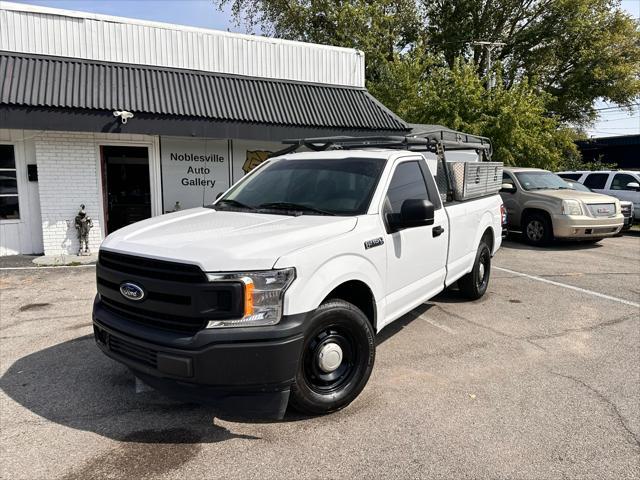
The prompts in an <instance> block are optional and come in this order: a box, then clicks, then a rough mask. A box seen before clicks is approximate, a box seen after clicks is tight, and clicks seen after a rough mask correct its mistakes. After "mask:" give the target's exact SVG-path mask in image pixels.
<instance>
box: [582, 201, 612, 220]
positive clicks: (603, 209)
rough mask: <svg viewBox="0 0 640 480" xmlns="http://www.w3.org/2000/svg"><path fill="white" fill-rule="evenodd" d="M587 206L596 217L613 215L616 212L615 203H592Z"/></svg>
mask: <svg viewBox="0 0 640 480" xmlns="http://www.w3.org/2000/svg"><path fill="white" fill-rule="evenodd" d="M587 207H588V208H589V212H591V215H593V216H594V217H613V216H615V214H616V205H615V203H590V204H588V205H587Z"/></svg>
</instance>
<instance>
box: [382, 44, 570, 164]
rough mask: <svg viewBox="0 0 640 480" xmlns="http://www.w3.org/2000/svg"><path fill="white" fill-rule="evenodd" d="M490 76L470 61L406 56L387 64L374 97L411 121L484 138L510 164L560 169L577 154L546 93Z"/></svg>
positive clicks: (567, 131) (497, 155) (496, 156)
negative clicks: (492, 83)
mask: <svg viewBox="0 0 640 480" xmlns="http://www.w3.org/2000/svg"><path fill="white" fill-rule="evenodd" d="M485 85H486V78H483V77H482V76H481V75H480V74H479V72H478V67H477V66H476V65H475V64H474V63H473V62H471V61H468V60H464V59H462V58H461V57H458V58H457V59H455V60H454V62H453V65H452V66H451V67H449V66H448V65H447V64H443V63H442V62H439V61H438V60H437V59H435V58H434V57H427V58H425V57H421V56H416V55H407V56H405V57H403V58H402V59H399V60H398V61H396V62H393V63H389V64H387V68H386V70H385V71H384V72H382V74H381V81H380V82H377V83H376V84H374V85H371V87H370V89H371V93H372V94H373V95H375V96H376V97H377V98H379V99H380V100H381V101H382V102H383V103H386V104H387V105H388V106H389V107H390V108H391V109H393V110H394V111H395V112H396V113H398V114H399V115H400V116H401V117H402V118H404V119H406V120H407V121H409V122H411V123H427V124H441V125H446V126H447V127H449V128H453V129H455V130H462V131H464V132H469V133H473V134H479V135H485V136H488V137H489V138H491V140H492V142H493V146H494V159H495V160H499V161H503V162H505V164H507V165H520V166H531V167H543V168H559V167H560V166H562V165H563V162H566V161H567V160H568V159H574V158H575V157H576V156H577V151H576V147H575V144H574V139H575V134H574V133H573V131H572V130H571V129H568V128H564V127H562V126H561V125H560V124H559V122H558V121H557V119H556V118H554V117H553V116H549V115H547V114H546V110H545V108H546V102H547V100H548V98H547V97H548V95H547V94H544V93H540V92H539V91H538V90H537V89H536V88H535V85H532V84H530V83H529V82H528V81H527V80H524V81H521V82H518V83H516V84H515V85H513V86H512V87H511V88H506V87H505V86H504V84H503V82H500V81H498V82H497V84H496V87H495V88H493V89H491V90H489V91H487V90H486V88H485Z"/></svg>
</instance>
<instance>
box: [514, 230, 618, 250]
mask: <svg viewBox="0 0 640 480" xmlns="http://www.w3.org/2000/svg"><path fill="white" fill-rule="evenodd" d="M606 240H607V239H606V238H605V239H604V240H603V241H606ZM502 247H503V248H510V249H514V250H533V251H545V250H551V251H569V250H591V249H597V248H602V245H600V244H599V243H593V242H589V241H582V242H581V241H568V240H567V241H559V240H555V241H554V242H553V243H551V245H547V246H544V247H534V246H533V245H529V244H528V243H526V242H525V241H524V239H523V238H522V236H521V235H517V234H510V235H509V238H508V239H507V240H504V241H503V242H502Z"/></svg>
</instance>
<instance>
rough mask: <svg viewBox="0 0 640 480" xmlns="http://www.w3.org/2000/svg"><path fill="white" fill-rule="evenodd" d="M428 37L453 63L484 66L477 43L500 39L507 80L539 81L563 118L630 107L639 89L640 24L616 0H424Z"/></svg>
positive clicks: (583, 118) (497, 55)
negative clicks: (597, 105)
mask: <svg viewBox="0 0 640 480" xmlns="http://www.w3.org/2000/svg"><path fill="white" fill-rule="evenodd" d="M423 4H424V5H425V8H426V9H427V11H428V13H427V16H428V18H429V24H428V25H427V27H426V30H427V32H428V36H429V41H430V43H431V45H432V46H433V47H435V49H436V50H437V51H439V52H442V53H443V55H444V56H445V58H446V59H447V62H448V63H449V65H452V64H453V62H454V61H455V59H456V58H457V57H459V56H461V55H462V56H465V57H470V58H472V59H473V61H474V63H475V64H476V65H481V66H485V65H486V55H487V49H486V48H484V47H482V46H480V45H473V44H472V43H471V42H473V41H474V40H487V41H492V42H502V43H504V44H505V45H504V46H499V47H497V48H495V49H494V52H493V54H494V59H497V60H499V61H500V62H501V63H502V65H503V66H504V71H505V75H504V77H503V79H504V82H505V85H506V86H507V87H508V86H511V85H513V84H515V83H516V82H518V81H520V80H522V79H529V80H531V79H534V78H535V79H536V82H537V84H538V86H539V88H540V89H541V90H543V91H545V92H547V93H549V94H551V97H550V98H549V104H548V105H547V109H548V110H549V111H551V112H553V113H555V114H557V115H558V116H559V118H560V119H561V120H564V121H571V122H577V123H586V122H589V121H592V120H594V119H595V117H596V111H595V110H594V109H593V104H594V100H596V99H597V98H603V99H605V100H608V101H611V102H615V103H618V104H621V105H625V104H626V105H629V104H631V103H633V102H634V101H635V100H637V98H638V95H639V94H640V30H639V23H638V21H637V20H634V19H633V18H632V17H631V16H629V15H628V14H627V13H625V12H623V11H622V10H620V9H619V8H618V5H619V2H617V1H615V0H454V1H450V0H436V1H432V0H423Z"/></svg>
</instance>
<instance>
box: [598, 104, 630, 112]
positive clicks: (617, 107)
mask: <svg viewBox="0 0 640 480" xmlns="http://www.w3.org/2000/svg"><path fill="white" fill-rule="evenodd" d="M638 105H640V103H632V104H630V105H625V106H621V105H617V106H615V107H604V108H594V110H595V111H596V112H605V111H607V110H623V109H625V108H629V107H636V106H638Z"/></svg>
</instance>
